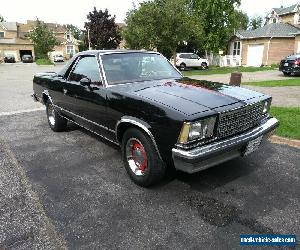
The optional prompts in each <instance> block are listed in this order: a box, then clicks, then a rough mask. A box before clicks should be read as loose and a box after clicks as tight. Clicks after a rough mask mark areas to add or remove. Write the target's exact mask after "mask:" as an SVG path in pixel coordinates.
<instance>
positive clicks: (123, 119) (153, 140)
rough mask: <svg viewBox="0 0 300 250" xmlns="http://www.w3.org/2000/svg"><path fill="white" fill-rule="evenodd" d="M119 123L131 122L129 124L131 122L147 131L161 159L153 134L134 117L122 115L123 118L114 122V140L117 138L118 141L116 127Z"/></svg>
mask: <svg viewBox="0 0 300 250" xmlns="http://www.w3.org/2000/svg"><path fill="white" fill-rule="evenodd" d="M121 123H131V124H133V125H135V126H137V127H139V128H141V129H142V130H143V131H145V132H146V133H147V135H149V137H150V139H151V140H152V142H153V145H154V147H155V150H156V152H157V153H158V156H159V158H160V159H161V160H163V159H162V157H161V154H160V152H159V149H158V147H157V144H156V141H155V138H154V136H153V134H152V133H151V132H150V130H149V129H148V128H147V127H146V126H145V125H143V124H142V123H140V122H138V121H136V120H134V119H130V118H125V117H123V118H121V120H119V121H118V122H117V123H116V129H115V133H116V140H117V141H118V127H119V125H120V124H121Z"/></svg>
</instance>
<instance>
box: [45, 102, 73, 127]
mask: <svg viewBox="0 0 300 250" xmlns="http://www.w3.org/2000/svg"><path fill="white" fill-rule="evenodd" d="M46 114H47V120H48V123H49V126H50V128H51V129H52V130H53V131H55V132H62V131H65V130H66V129H67V123H68V121H67V120H66V119H65V118H63V117H61V116H60V115H59V114H58V112H57V111H56V110H55V109H54V107H53V104H52V103H51V102H50V101H49V100H48V101H47V103H46Z"/></svg>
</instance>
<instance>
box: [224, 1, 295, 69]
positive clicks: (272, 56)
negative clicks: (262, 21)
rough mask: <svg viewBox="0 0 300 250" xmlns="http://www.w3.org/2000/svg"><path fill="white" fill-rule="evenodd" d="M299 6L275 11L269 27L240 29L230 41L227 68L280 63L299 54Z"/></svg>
mask: <svg viewBox="0 0 300 250" xmlns="http://www.w3.org/2000/svg"><path fill="white" fill-rule="evenodd" d="M299 7H300V5H299V4H295V5H293V6H290V7H287V8H283V7H282V8H274V9H273V10H272V11H271V12H270V14H269V15H268V16H267V17H266V25H265V26H263V27H261V28H258V29H256V30H240V31H237V32H235V34H234V35H233V36H232V37H231V38H230V40H229V44H228V49H227V50H228V56H226V59H227V63H226V62H225V63H224V65H230V66H236V65H238V66H239V65H242V66H262V65H272V64H278V63H279V62H280V60H282V59H283V58H284V57H286V56H288V55H291V54H294V53H297V52H300V25H299V24H300V23H299V15H300V9H299Z"/></svg>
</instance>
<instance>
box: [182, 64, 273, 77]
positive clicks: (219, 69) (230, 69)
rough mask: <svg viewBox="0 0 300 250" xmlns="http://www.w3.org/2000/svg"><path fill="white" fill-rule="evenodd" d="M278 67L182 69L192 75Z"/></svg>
mask: <svg viewBox="0 0 300 250" xmlns="http://www.w3.org/2000/svg"><path fill="white" fill-rule="evenodd" d="M274 69H278V67H277V66H276V67H275V66H272V67H233V68H231V67H211V68H209V69H208V70H188V71H184V72H183V74H184V76H192V75H214V74H229V73H232V72H257V71H266V70H274Z"/></svg>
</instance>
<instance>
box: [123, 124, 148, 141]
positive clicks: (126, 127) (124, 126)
mask: <svg viewBox="0 0 300 250" xmlns="http://www.w3.org/2000/svg"><path fill="white" fill-rule="evenodd" d="M129 128H136V129H138V130H140V131H142V132H143V133H145V131H143V129H141V128H140V127H139V126H136V125H134V124H132V123H130V122H122V123H121V124H120V125H119V126H118V128H117V140H118V142H120V143H121V142H122V138H123V135H124V133H125V131H126V130H127V129H129Z"/></svg>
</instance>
